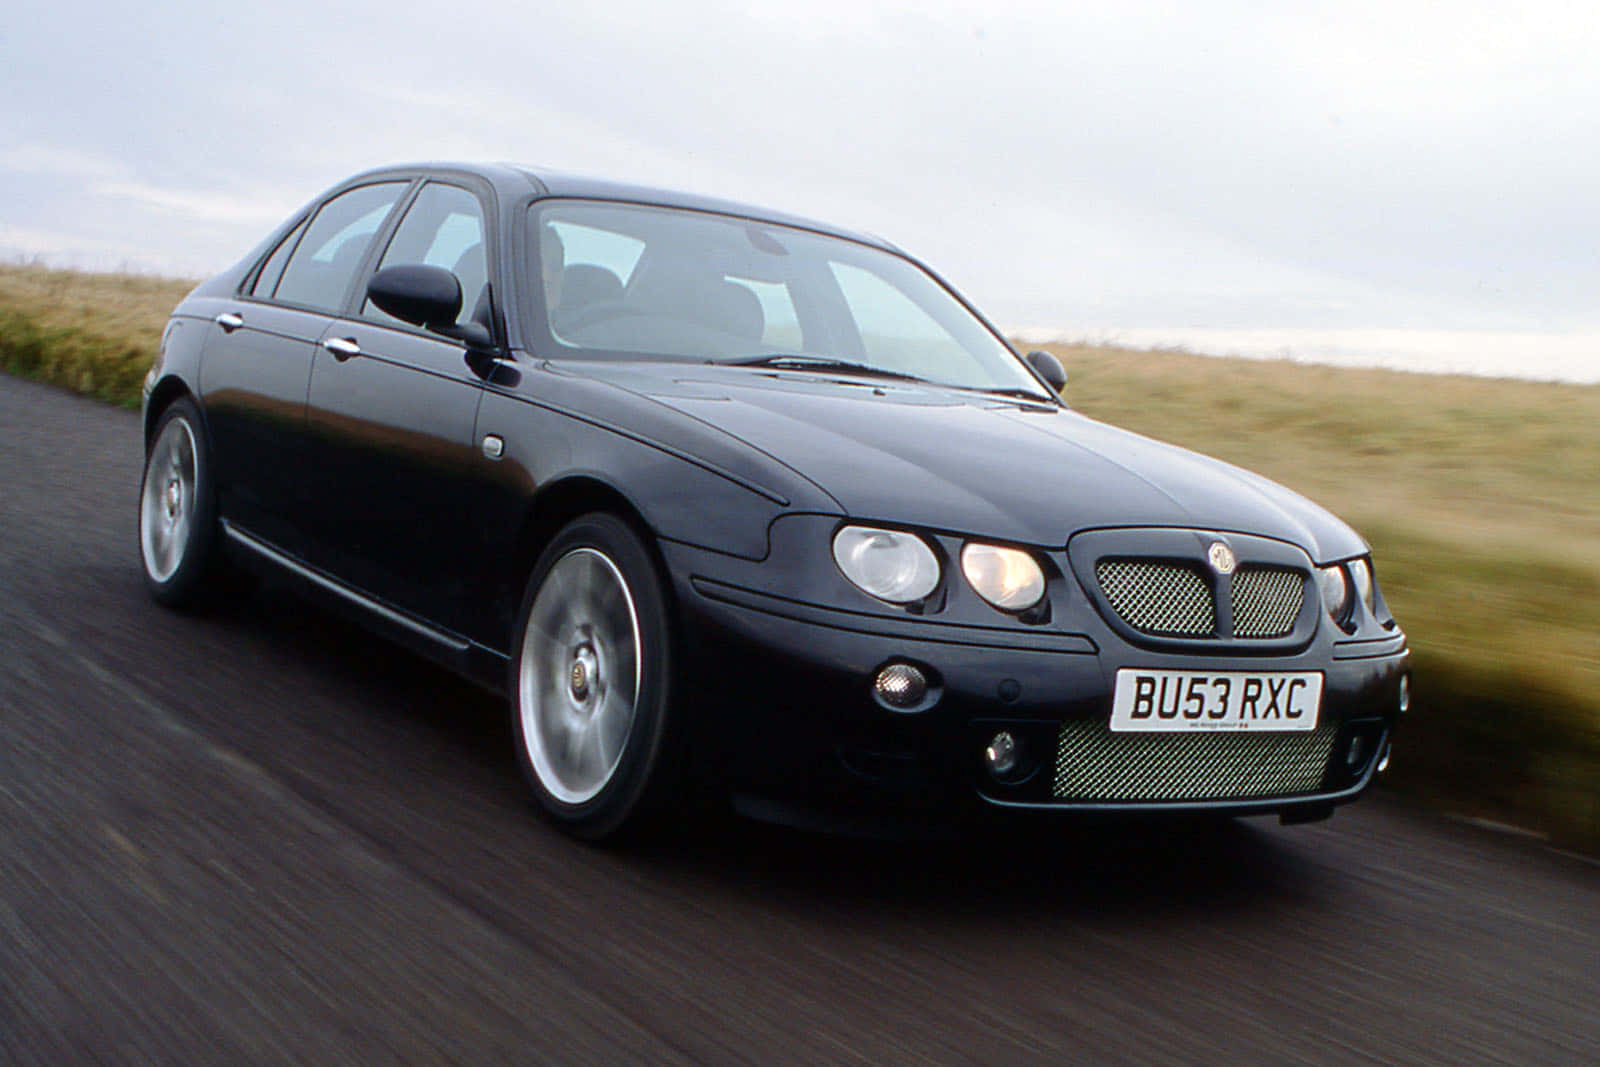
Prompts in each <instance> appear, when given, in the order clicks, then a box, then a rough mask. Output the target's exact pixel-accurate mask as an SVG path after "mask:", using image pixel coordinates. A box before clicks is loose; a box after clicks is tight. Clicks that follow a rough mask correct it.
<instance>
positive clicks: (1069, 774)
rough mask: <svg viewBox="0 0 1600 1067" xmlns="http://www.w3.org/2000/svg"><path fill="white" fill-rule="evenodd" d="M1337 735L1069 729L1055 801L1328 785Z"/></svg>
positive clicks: (1191, 796) (1089, 725)
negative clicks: (1325, 782) (1327, 774)
mask: <svg viewBox="0 0 1600 1067" xmlns="http://www.w3.org/2000/svg"><path fill="white" fill-rule="evenodd" d="M1333 736H1334V730H1333V729H1332V728H1330V727H1327V726H1323V727H1319V728H1318V729H1316V730H1308V731H1305V732H1303V733H1280V732H1272V733H1262V732H1227V733H1223V732H1221V731H1216V732H1204V733H1183V734H1145V733H1139V734H1133V733H1126V734H1124V733H1112V732H1111V730H1110V729H1108V728H1107V726H1106V724H1105V723H1104V722H1092V721H1088V720H1075V721H1071V722H1066V723H1063V724H1062V726H1061V738H1060V742H1059V746H1058V749H1057V755H1056V779H1055V796H1056V797H1057V798H1058V799H1061V800H1081V801H1140V800H1143V801H1187V800H1256V799H1270V798H1273V797H1284V796H1294V795H1295V794H1299V793H1309V792H1313V791H1314V790H1316V788H1317V787H1318V786H1319V785H1320V784H1321V783H1322V776H1323V772H1324V771H1325V770H1326V768H1327V765H1328V756H1329V754H1330V753H1331V752H1332V750H1333Z"/></svg>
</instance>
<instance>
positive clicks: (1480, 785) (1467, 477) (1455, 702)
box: [0, 266, 1600, 853]
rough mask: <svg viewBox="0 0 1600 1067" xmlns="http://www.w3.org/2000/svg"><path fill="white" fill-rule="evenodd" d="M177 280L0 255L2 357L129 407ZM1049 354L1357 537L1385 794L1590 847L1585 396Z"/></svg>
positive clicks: (1597, 619) (1595, 497) (1197, 360)
mask: <svg viewBox="0 0 1600 1067" xmlns="http://www.w3.org/2000/svg"><path fill="white" fill-rule="evenodd" d="M191 284H192V283H189V282H181V281H169V280H165V279H154V278H147V277H137V276H123V275H96V274H82V273H76V272H68V271H51V270H45V269H42V268H39V267H32V266H11V267H0V368H3V369H5V370H7V371H10V372H12V373H15V374H23V375H27V376H30V377H35V378H41V379H44V380H47V381H52V382H56V383H59V384H62V385H65V386H67V387H69V388H73V389H77V390H80V391H82V392H85V393H89V394H90V395H93V396H97V397H100V398H101V399H104V400H108V401H111V402H113V403H120V404H125V405H135V404H136V403H137V400H138V389H139V382H140V380H141V379H142V377H143V375H144V372H145V369H146V368H147V367H148V366H149V362H150V360H151V358H152V357H153V356H154V354H155V351H156V346H157V344H158V342H159V339H160V334H161V327H162V323H163V322H164V320H165V318H166V314H167V312H168V311H169V310H170V309H171V307H172V305H173V304H175V303H176V302H177V301H178V300H179V299H181V298H182V296H183V294H184V293H185V292H187V290H188V289H189V288H190V286H191ZM1047 347H1052V350H1053V351H1055V352H1056V354H1057V355H1059V356H1060V357H1061V358H1062V361H1063V362H1064V363H1065V365H1066V367H1067V370H1068V373H1069V375H1070V379H1071V380H1070V382H1069V384H1068V386H1067V391H1066V396H1067V399H1068V401H1069V402H1070V403H1071V404H1072V406H1073V407H1075V408H1077V409H1078V410H1080V411H1083V412H1085V413H1087V414H1089V415H1092V416H1094V417H1095V418H1099V419H1104V420H1105V421H1107V422H1111V423H1115V424H1117V425H1120V426H1124V427H1127V428H1129V429H1133V430H1136V431H1139V432H1143V433H1148V434H1150V435H1152V436H1155V437H1160V438H1162V439H1164V440H1168V441H1173V442H1176V443H1178V444H1182V445H1186V446H1188V447H1191V448H1195V449H1198V450H1199V451H1202V452H1206V453H1208V454H1210V455H1214V456H1218V457H1220V458H1223V459H1226V460H1230V461H1232V462H1235V463H1239V464H1240V465H1242V466H1247V467H1250V468H1251V469H1253V470H1257V471H1260V472H1261V473H1263V474H1266V475H1268V476H1270V477H1273V478H1275V479H1277V480H1278V481H1281V482H1283V483H1284V484H1286V485H1288V486H1290V487H1292V488H1294V489H1297V490H1299V491H1300V492H1301V493H1304V494H1305V495H1306V496H1309V497H1310V498H1312V499H1313V500H1316V501H1318V502H1319V503H1322V504H1325V505H1327V506H1328V507H1330V508H1332V509H1333V510H1334V511H1335V512H1337V513H1338V514H1340V515H1341V516H1343V517H1344V518H1345V519H1346V520H1348V521H1349V522H1351V523H1352V524H1353V525H1354V526H1355V527H1356V528H1357V529H1358V530H1360V531H1361V532H1362V533H1363V534H1364V535H1365V536H1366V537H1367V539H1368V540H1369V541H1370V542H1371V543H1372V546H1373V552H1374V555H1375V558H1376V566H1377V572H1378V577H1379V581H1380V582H1381V584H1382V586H1383V589H1384V592H1385V595H1386V596H1387V598H1388V600H1389V604H1390V606H1391V607H1392V608H1393V609H1394V611H1395V613H1396V615H1397V616H1398V617H1399V619H1400V622H1401V625H1402V626H1403V627H1404V628H1405V630H1406V632H1407V633H1408V634H1409V635H1410V637H1411V643H1412V648H1413V654H1414V657H1415V664H1416V676H1417V686H1416V706H1415V708H1414V710H1413V711H1412V713H1411V715H1410V716H1409V718H1408V720H1407V722H1406V723H1405V732H1404V733H1403V734H1402V735H1401V736H1400V738H1399V739H1398V741H1397V744H1396V755H1395V762H1394V769H1393V771H1392V773H1391V776H1390V781H1391V785H1392V787H1393V788H1395V789H1398V790H1401V791H1404V792H1407V793H1409V794H1410V795H1412V796H1415V797H1418V798H1421V799H1425V800H1427V801H1429V802H1431V803H1434V804H1438V805H1441V806H1445V807H1447V808H1449V809H1451V810H1455V811H1463V812H1467V813H1470V814H1474V815H1481V816H1486V817H1490V818H1494V819H1499V820H1502V821H1507V822H1512V823H1516V824H1519V825H1523V826H1527V827H1531V828H1534V829H1537V830H1540V831H1542V832H1544V833H1548V834H1550V835H1551V836H1552V837H1553V838H1554V839H1555V840H1556V841H1558V842H1560V843H1564V844H1568V845H1573V846H1576V847H1581V848H1585V849H1588V850H1590V851H1594V852H1597V853H1600V387H1579V386H1558V385H1540V384H1531V383H1519V382H1510V381H1503V380H1490V379H1477V378H1465V377H1446V376H1437V375H1418V374H1402V373H1396V372H1389V371H1362V370H1343V369H1332V368H1326V367H1309V366H1302V365H1297V364H1289V363H1273V362H1253V361H1247V360H1235V359H1213V358H1208V357H1201V356H1193V355H1186V354H1182V353H1169V352H1133V351H1127V350H1119V349H1111V348H1097V347H1085V346H1061V345H1058V346H1047Z"/></svg>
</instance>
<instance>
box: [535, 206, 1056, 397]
mask: <svg viewBox="0 0 1600 1067" xmlns="http://www.w3.org/2000/svg"><path fill="white" fill-rule="evenodd" d="M529 226H530V227H531V231H530V236H531V237H532V238H533V240H532V241H531V242H530V245H531V246H532V247H533V248H534V249H535V253H534V254H535V255H536V256H537V259H538V264H537V266H538V271H537V273H536V275H535V277H537V278H538V279H540V283H539V285H537V286H536V287H535V288H536V290H537V292H535V293H534V294H533V296H534V304H535V306H534V309H533V310H534V312H535V316H534V317H535V321H536V322H538V323H540V324H541V326H542V329H543V331H544V332H547V334H548V338H549V341H550V342H552V345H551V350H552V351H553V352H556V353H559V354H560V356H561V357H570V358H591V359H660V360H675V361H691V362H700V363H724V364H732V365H743V366H749V367H766V368H769V369H770V368H777V369H781V370H785V371H797V372H802V373H819V374H823V373H844V372H848V373H850V374H852V375H854V376H863V375H864V376H871V375H873V374H874V373H875V372H881V374H882V376H884V377H889V378H902V379H903V378H913V379H919V380H923V381H930V382H936V383H939V384H943V385H953V386H957V387H960V388H968V389H985V390H999V391H1006V392H1016V391H1022V392H1026V393H1028V394H1030V395H1033V396H1038V397H1040V398H1044V397H1047V396H1048V395H1049V394H1048V392H1047V391H1046V389H1045V388H1044V387H1042V386H1040V385H1039V383H1038V381H1037V380H1036V379H1035V378H1034V377H1033V376H1032V375H1031V374H1029V373H1028V371H1027V370H1026V369H1024V368H1023V366H1022V365H1021V364H1020V362H1019V361H1018V360H1017V358H1016V356H1015V355H1014V354H1013V353H1012V352H1011V350H1010V348H1008V347H1007V346H1006V344H1005V343H1004V342H1003V341H1001V340H1000V339H999V338H998V337H996V336H995V335H994V334H993V333H992V332H990V330H989V329H988V328H987V327H986V326H985V325H984V324H983V323H982V322H981V321H980V320H979V319H978V318H976V317H975V316H974V315H973V314H972V313H971V312H970V311H968V310H967V309H966V308H965V307H964V306H963V305H962V304H961V302H960V301H959V300H957V299H956V298H955V297H954V296H952V295H951V294H950V292H949V291H948V290H946V289H945V288H944V287H943V286H942V285H940V284H939V283H938V282H936V281H934V279H933V278H932V277H930V276H929V275H928V274H927V273H926V272H925V271H923V270H921V269H920V268H919V267H917V266H916V265H915V264H913V263H911V262H910V261H908V260H905V259H902V258H900V257H899V256H896V255H892V254H890V253H888V252H884V251H882V250H881V249H877V248H873V247H870V246H868V245H862V244H857V243H856V242H854V241H847V240H843V239H840V238H835V237H826V236H823V235H821V234H817V233H812V232H810V231H807V230H799V229H793V228H791V227H788V226H781V225H777V224H774V223H769V222H754V221H751V220H748V219H739V218H733V217H730V216H726V215H714V214H710V213H707V212H700V211H683V210H676V209H669V208H655V207H644V206H639V205H631V204H616V203H604V202H599V201H583V200H552V201H544V202H541V203H537V204H535V205H534V206H533V207H532V208H531V209H530V215H529ZM539 347H541V348H543V346H539Z"/></svg>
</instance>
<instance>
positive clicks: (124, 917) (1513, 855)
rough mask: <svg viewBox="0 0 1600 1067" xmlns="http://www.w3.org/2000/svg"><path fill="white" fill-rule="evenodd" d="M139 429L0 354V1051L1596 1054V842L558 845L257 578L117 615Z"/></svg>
mask: <svg viewBox="0 0 1600 1067" xmlns="http://www.w3.org/2000/svg"><path fill="white" fill-rule="evenodd" d="M139 449H140V444H139V433H138V420H137V419H136V418H135V417H134V416H132V415H131V414H129V413H127V412H121V411H116V410H112V409H110V408H106V407H103V406H100V405H98V404H94V403H91V402H89V401H86V400H81V399H78V398H76V397H72V396H68V395H66V394H64V393H61V392H58V391H56V390H53V389H49V388H46V387H42V386H37V385H32V384H28V383H23V382H18V381H15V380H13V379H9V378H5V377H0V1060H3V1061H7V1062H26V1063H63V1062H76V1061H81V1060H91V1059H92V1060H100V1061H108V1062H117V1063H131V1062H141V1061H146V1060H160V1061H165V1062H215V1061H222V1060H229V1061H241V1060H242V1061H248V1062H259V1061H266V1060H271V1061H309V1062H315V1063H328V1062H336V1061H344V1060H354V1061H360V1062H379V1061H387V1060H396V1059H398V1060H407V1061H414V1060H462V1061H468V1062H492V1061H494V1060H509V1059H513V1058H514V1059H517V1060H529V1061H556V1062H573V1061H577V1062H590V1063H593V1062H598V1061H601V1060H617V1059H620V1058H622V1057H627V1058H629V1059H648V1060H651V1061H752V1060H759V1061H762V1062H792V1061H805V1062H823V1061H826V1062H834V1061H858V1060H859V1061H872V1062H886V1061H896V1062H906V1061H923V1060H935V1061H945V1062H951V1061H962V1062H996V1063H999V1062H1017V1061H1063V1060H1071V1061H1105V1060H1113V1059H1114V1060H1138V1061H1141V1062H1152V1063H1161V1062H1170V1063H1193V1062H1215V1061H1219V1060H1223V1059H1227V1060H1236V1059H1244V1058H1245V1057H1249V1058H1251V1059H1258V1058H1265V1059H1269V1060H1271V1061H1310V1060H1314V1061H1328V1060H1334V1061H1363V1060H1373V1061H1403V1062H1404V1061H1412V1062H1414V1061H1426V1062H1449V1063H1465V1062H1482V1061H1503V1062H1513V1063H1558V1062H1566V1063H1587V1064H1593V1063H1596V1062H1600V1012H1597V1005H1600V867H1595V866H1593V865H1590V864H1587V863H1585V862H1584V861H1580V860H1576V859H1572V858H1569V857H1564V856H1560V855H1557V854H1554V853H1552V852H1549V851H1547V850H1544V849H1542V848H1540V847H1539V846H1537V845H1536V844H1534V843H1531V842H1523V841H1518V840H1515V839H1508V838H1504V837H1499V836H1495V835H1491V834H1488V833H1485V832H1483V831H1480V830H1477V829H1474V828H1472V827H1468V826H1463V825H1458V824H1455V823H1451V822H1447V821H1445V820H1442V819H1438V818H1434V817H1431V816H1424V815H1418V814H1412V813H1408V812H1407V811H1405V810H1403V809H1401V808H1398V807H1394V806H1392V805H1389V804H1387V803H1385V802H1384V801H1383V800H1382V798H1374V799H1369V800H1368V801H1365V802H1363V803H1361V804H1358V805H1357V806H1355V807H1354V808H1347V809H1344V810H1343V811H1342V812H1341V813H1340V814H1339V815H1337V816H1336V817H1335V818H1334V820H1333V821H1332V822H1330V823H1326V824H1322V825H1318V826H1309V827H1295V828H1282V827H1278V826H1277V825H1275V824H1274V823H1271V822H1267V821H1252V822H1249V823H1241V824H1239V825H1237V826H1233V827H1228V828H1223V829H1220V830H1215V831H1210V832H1205V833H1194V832H1183V833H1176V832H1172V831H1171V830H1165V831H1164V830H1161V829H1159V828H1148V829H1137V830H1132V831H1130V830H1128V829H1126V828H1124V829H1120V830H1115V831H1093V830H1064V831H1063V832H1062V833H1060V834H1059V835H1052V836H1051V837H1050V838H1049V839H1048V840H1038V841H1032V842H1023V841H1011V842H1000V843H995V844H984V843H971V844H966V845H961V846H949V845H943V846H932V845H919V846H885V845H882V844H863V843H859V842H852V841H841V840H834V839H826V838H810V837H805V836H800V835H795V834H791V833H788V832H784V831H779V830H775V829H771V828H767V827H763V826H759V825H753V824H743V823H738V822H734V821H729V822H728V823H726V824H715V825H712V826H709V827H705V828H702V829H699V830H696V831H692V832H687V833H684V834H682V835H680V836H679V837H678V838H677V839H675V840H667V841H661V842H658V843H655V844H652V845H650V846H648V847H639V846H635V847H631V848H628V849H626V850H606V849H597V848H593V847H588V846H584V845H580V844H575V843H573V842H570V841H568V840H566V839H565V838H563V837H561V836H560V835H559V834H557V833H556V832H554V831H552V830H551V829H550V828H548V827H547V826H546V825H545V824H544V823H543V822H541V821H540V819H539V818H538V817H537V816H536V815H535V814H534V812H533V810H532V808H531V807H530V805H529V802H528V801H527V799H526V798H525V794H524V792H523V787H522V784H521V782H520V780H519V778H518V773H517V768H516V765H515V763H514V761H513V757H512V754H511V748H510V745H511V739H510V734H509V730H508V728H507V727H506V725H505V723H504V722H503V718H504V716H505V711H504V708H503V706H502V705H501V704H499V703H497V702H496V701H494V700H492V699H490V698H488V697H487V696H485V695H484V694H482V693H481V692H479V691H477V690H475V689H472V688H471V687H469V686H467V685H465V684H464V683H462V682H459V681H457V680H456V679H454V678H452V677H450V676H448V675H446V674H444V673H443V672H441V671H438V670H435V669H434V668H432V667H430V666H427V665H426V664H423V663H421V662H420V661H418V660H415V659H413V658H411V657H409V656H406V655H404V654H401V653H399V652H397V651H395V650H394V649H392V648H391V647H389V646H387V645H384V644H383V643H381V642H378V641H376V640H374V639H372V638H370V637H368V636H367V635H365V634H364V633H363V632H361V631H359V630H357V629H355V628H353V627H350V626H347V625H345V624H343V623H341V622H339V621H336V620H334V619H331V618H329V617H327V616H324V615H322V614H320V613H317V612H314V611H311V610H309V609H307V608H306V607H304V606H303V605H302V604H300V603H299V602H297V601H296V600H294V599H293V598H292V597H290V596H289V595H288V594H286V593H283V592H280V591H276V590H274V589H272V588H271V587H267V588H265V589H264V590H263V591H262V592H261V593H260V594H258V595H257V596H256V597H254V598H253V599H252V600H250V601H249V603H248V604H247V605H244V606H242V607H241V608H239V609H237V610H232V611H228V612H225V613H221V614H216V615H212V616H209V617H203V618H191V617H184V616H178V615H174V614H171V613H169V612H166V611H163V610H161V609H159V608H157V607H156V606H155V605H154V604H153V603H151V602H150V601H149V600H148V599H147V598H146V596H145V594H144V591H143V588H142V586H141V584H140V578H139V571H138V565H137V563H136V559H135V552H136V549H135V533H134V502H135V495H136V489H137V480H138V473H139ZM1397 758H1399V759H1404V758H1405V752H1404V746H1403V743H1402V747H1401V749H1400V752H1399V754H1398V756H1397Z"/></svg>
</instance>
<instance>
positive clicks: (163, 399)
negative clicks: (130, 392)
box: [144, 374, 205, 449]
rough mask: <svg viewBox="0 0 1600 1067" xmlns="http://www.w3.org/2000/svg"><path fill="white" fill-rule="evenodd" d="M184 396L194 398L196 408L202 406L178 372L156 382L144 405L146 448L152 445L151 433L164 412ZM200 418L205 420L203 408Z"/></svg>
mask: <svg viewBox="0 0 1600 1067" xmlns="http://www.w3.org/2000/svg"><path fill="white" fill-rule="evenodd" d="M184 397H188V398H189V399H190V400H194V402H195V407H196V408H199V407H200V402H199V401H198V400H196V399H195V395H194V392H193V390H191V389H190V388H189V383H187V382H185V381H184V380H183V379H182V378H180V377H178V376H177V375H176V374H169V375H168V376H167V377H165V378H162V379H161V380H160V381H159V382H157V383H156V385H155V388H154V389H152V390H151V391H150V399H149V400H147V401H145V405H144V445H145V448H146V449H148V448H149V447H150V435H151V434H152V433H154V432H155V428H156V424H157V423H158V422H160V421H161V416H162V414H163V413H164V412H165V411H166V410H167V409H168V408H170V407H171V406H172V405H173V404H174V403H176V402H177V401H179V400H181V399H183V398H184ZM200 418H201V420H202V422H203V421H204V420H205V412H204V411H203V410H202V411H201V412H200Z"/></svg>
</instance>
